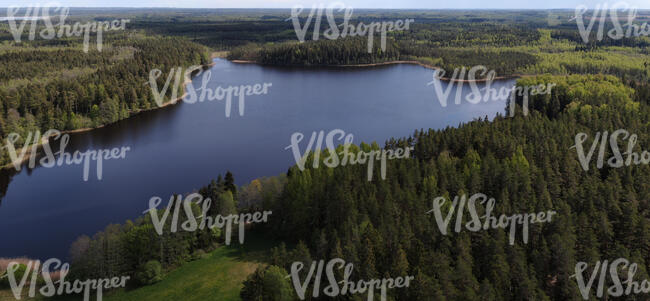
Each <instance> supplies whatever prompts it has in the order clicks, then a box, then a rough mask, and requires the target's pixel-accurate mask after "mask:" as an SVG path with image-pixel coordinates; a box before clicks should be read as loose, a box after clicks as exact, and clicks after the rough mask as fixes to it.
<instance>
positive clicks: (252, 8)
mask: <svg viewBox="0 0 650 301" xmlns="http://www.w3.org/2000/svg"><path fill="white" fill-rule="evenodd" d="M9 7H19V8H28V7H34V6H17V5H13V6H0V8H9ZM38 7H48V6H38ZM49 7H68V8H104V9H151V8H154V9H155V8H158V9H224V10H235V9H239V10H262V9H268V10H291V9H292V7H176V6H49ZM304 7H305V8H307V7H311V6H304ZM352 8H353V9H355V10H575V9H576V8H575V7H566V8H562V7H557V8H516V7H515V8H383V7H379V8H368V7H352ZM637 9H639V10H650V7H648V8H637Z"/></svg>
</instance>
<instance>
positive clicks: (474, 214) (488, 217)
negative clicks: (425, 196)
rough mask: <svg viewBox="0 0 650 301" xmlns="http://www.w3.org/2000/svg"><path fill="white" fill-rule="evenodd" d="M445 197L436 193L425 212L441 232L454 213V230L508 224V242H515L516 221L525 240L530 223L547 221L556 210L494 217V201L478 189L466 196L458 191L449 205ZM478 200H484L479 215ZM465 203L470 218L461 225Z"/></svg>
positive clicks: (445, 230)
mask: <svg viewBox="0 0 650 301" xmlns="http://www.w3.org/2000/svg"><path fill="white" fill-rule="evenodd" d="M447 201H448V200H447V199H446V198H445V197H444V196H441V197H437V198H436V199H434V200H433V209H431V210H430V211H428V212H427V214H430V213H433V215H434V217H435V219H436V223H437V224H438V229H440V233H442V234H443V235H447V233H448V229H449V223H450V222H451V219H452V218H453V216H454V214H455V213H456V224H455V227H454V231H455V232H456V233H459V232H460V231H461V230H462V228H463V226H464V227H465V228H467V230H469V231H471V232H478V231H480V230H488V229H499V228H501V229H507V228H508V227H510V229H509V231H510V244H511V245H513V244H514V243H515V234H516V232H517V228H516V227H517V224H519V225H522V228H523V229H522V232H523V234H522V235H523V240H524V244H527V243H528V228H529V226H530V224H533V223H550V222H551V221H552V218H553V215H555V214H557V212H555V211H547V212H539V213H526V214H513V215H511V216H508V215H505V214H502V215H501V216H499V217H498V218H497V217H496V216H492V211H494V207H495V204H496V201H495V200H494V198H489V199H488V197H487V196H486V195H485V194H482V193H477V194H474V195H472V196H471V197H469V199H468V198H467V195H462V196H460V197H458V196H456V197H455V198H454V201H453V202H452V203H451V206H446V203H447ZM477 202H480V203H481V204H485V215H483V216H480V215H479V213H478V210H477V206H476V203H477ZM465 206H467V207H468V208H467V209H468V211H469V215H470V219H471V220H470V221H469V222H467V223H465V224H464V225H463V219H464V218H465V216H464V215H465V213H464V210H465ZM446 207H449V211H448V213H447V215H446V216H443V215H442V211H443V208H446ZM481 219H483V220H484V222H481Z"/></svg>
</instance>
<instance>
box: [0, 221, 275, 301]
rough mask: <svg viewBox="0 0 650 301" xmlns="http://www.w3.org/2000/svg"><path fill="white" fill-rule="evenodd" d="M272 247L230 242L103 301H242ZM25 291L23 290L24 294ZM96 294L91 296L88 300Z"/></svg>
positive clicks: (256, 241)
mask: <svg viewBox="0 0 650 301" xmlns="http://www.w3.org/2000/svg"><path fill="white" fill-rule="evenodd" d="M272 246H273V245H272V244H271V243H270V242H268V241H265V240H264V238H263V237H261V236H258V235H255V234H253V233H250V234H248V233H247V236H246V242H245V244H244V245H243V246H240V245H238V242H233V245H232V246H227V247H226V246H224V247H220V248H218V249H217V250H215V251H213V252H212V253H210V254H208V255H207V256H206V257H205V258H203V259H199V260H196V261H192V262H189V263H186V264H184V265H182V266H181V267H179V268H177V269H175V270H173V271H171V272H170V273H168V274H167V275H165V277H164V278H163V280H162V281H161V282H158V283H156V284H154V285H150V286H145V287H141V288H138V289H133V290H124V289H122V290H119V291H115V292H111V293H109V294H108V296H107V297H104V298H103V300H106V301H149V300H151V301H177V300H183V301H192V300H196V301H203V300H223V301H233V300H241V298H240V297H239V291H240V290H241V288H242V287H243V285H242V283H243V282H244V280H246V277H247V276H248V275H249V274H251V273H253V272H254V271H255V269H256V268H257V267H258V266H259V265H260V264H264V263H263V262H264V261H265V259H266V258H267V256H268V253H269V252H268V251H269V250H270V248H271V247H272ZM27 291H28V288H26V289H25V290H24V292H25V293H27ZM94 293H96V292H95V291H92V292H91V300H95V298H94ZM82 299H83V297H82V296H62V297H58V298H51V299H44V298H32V299H29V298H25V297H23V298H22V299H21V300H27V301H37V300H38V301H40V300H57V301H73V300H74V301H76V300H82ZM10 300H16V299H15V298H14V297H13V295H12V294H11V291H10V290H2V291H0V301H10Z"/></svg>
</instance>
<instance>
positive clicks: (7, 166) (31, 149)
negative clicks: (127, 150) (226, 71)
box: [0, 52, 223, 170]
mask: <svg viewBox="0 0 650 301" xmlns="http://www.w3.org/2000/svg"><path fill="white" fill-rule="evenodd" d="M222 55H223V53H222V52H212V53H211V54H210V59H212V60H214V59H215V58H222V57H223V56H222ZM215 64H216V63H215V62H212V63H210V64H208V65H201V66H200V67H197V68H195V69H194V70H191V71H190V72H186V74H189V75H188V76H186V77H185V81H183V90H185V87H186V86H187V85H189V84H191V83H192V75H191V74H192V73H194V71H196V70H198V69H199V68H207V67H212V66H214V65H215ZM188 71H189V70H188ZM185 96H187V91H184V93H183V95H181V96H179V97H177V98H176V99H175V100H173V101H172V100H170V101H168V102H166V103H164V104H163V105H162V106H155V107H152V108H149V109H142V110H139V111H137V112H133V113H132V114H131V115H129V117H127V118H124V119H121V120H118V121H116V122H119V121H122V120H126V119H129V118H131V117H133V116H136V115H138V114H140V113H143V112H149V111H154V110H158V109H162V108H165V107H168V106H171V105H175V104H177V103H181V102H182V100H183V98H185ZM113 123H115V122H113ZM113 123H109V124H102V125H99V126H96V127H90V128H81V129H74V130H66V131H61V135H65V134H75V133H84V132H89V131H92V130H97V129H101V128H103V127H106V126H108V125H111V124H113ZM51 137H54V135H51V136H48V137H41V141H40V142H39V143H38V144H36V145H30V146H29V149H27V151H26V152H25V155H24V156H23V157H22V158H21V159H20V160H16V161H13V162H9V163H7V164H5V165H2V166H0V170H8V169H12V168H13V169H15V165H16V164H20V165H22V164H24V163H25V162H27V161H29V159H30V157H31V155H32V152H34V149H35V151H36V153H38V151H40V150H41V149H42V148H43V146H44V145H46V144H49V140H50V138H51Z"/></svg>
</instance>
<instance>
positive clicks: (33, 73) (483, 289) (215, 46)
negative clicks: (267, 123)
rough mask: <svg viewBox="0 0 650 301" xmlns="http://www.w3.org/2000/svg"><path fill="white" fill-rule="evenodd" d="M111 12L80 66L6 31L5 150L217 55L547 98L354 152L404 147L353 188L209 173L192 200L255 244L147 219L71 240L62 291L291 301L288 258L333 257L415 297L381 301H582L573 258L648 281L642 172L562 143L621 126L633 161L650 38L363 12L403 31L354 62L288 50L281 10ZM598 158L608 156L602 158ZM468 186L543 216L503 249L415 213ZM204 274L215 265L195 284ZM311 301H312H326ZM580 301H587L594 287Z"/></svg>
mask: <svg viewBox="0 0 650 301" xmlns="http://www.w3.org/2000/svg"><path fill="white" fill-rule="evenodd" d="M93 13H95V14H96V13H97V12H93ZM102 13H104V14H107V13H106V12H102ZM116 13H117V12H116ZM556 13H557V12H556ZM644 13H647V12H644ZM121 14H126V15H132V16H133V22H132V26H131V28H130V29H129V30H127V31H126V32H123V33H116V34H112V35H110V36H109V37H108V38H107V39H106V41H107V44H108V46H107V47H105V49H104V50H103V51H102V52H101V53H98V52H90V53H84V52H82V51H81V50H80V49H79V48H80V44H79V41H75V40H74V39H71V40H53V41H33V42H29V43H23V44H22V45H15V44H14V43H13V41H12V38H11V35H8V34H4V31H3V34H2V35H0V39H1V40H2V41H3V42H2V46H0V62H1V63H0V64H2V66H3V68H2V69H1V71H0V83H1V85H0V105H1V106H2V107H1V109H2V110H1V111H0V113H1V114H0V135H1V136H2V137H3V138H5V137H6V135H7V134H8V133H11V132H18V133H26V132H28V131H35V130H40V131H42V132H44V131H46V130H47V129H50V128H57V129H63V130H75V129H80V128H92V127H98V126H102V125H106V124H110V123H113V122H116V121H118V120H121V119H124V118H128V117H129V116H131V115H133V114H136V113H138V112H140V111H143V110H148V109H153V108H154V107H155V106H156V104H155V102H154V100H153V95H152V94H151V92H150V90H149V87H148V86H145V85H144V83H146V82H147V79H148V76H149V70H150V69H151V68H159V69H161V70H167V69H170V68H173V67H177V66H190V65H198V64H201V65H207V64H209V63H210V56H209V54H210V53H211V52H217V51H220V52H222V53H227V57H228V59H231V60H247V61H253V62H256V63H259V64H264V65H281V66H308V67H319V66H336V65H357V64H376V63H384V62H391V61H417V62H420V63H422V64H426V65H430V66H434V67H438V68H442V69H444V70H453V69H455V68H461V67H468V68H469V67H471V66H475V65H485V66H486V67H487V68H489V69H491V70H495V71H496V73H497V74H498V75H500V76H517V77H518V76H522V75H527V76H526V77H524V78H520V79H519V80H518V81H517V85H520V86H531V85H538V84H546V83H549V82H552V83H555V84H556V86H555V87H554V88H553V90H552V91H551V92H550V93H548V94H544V95H533V96H530V99H528V107H529V110H530V112H529V113H528V114H523V113H522V112H523V109H522V107H521V106H522V105H523V99H522V98H521V97H517V110H515V112H516V114H514V116H512V117H511V116H509V112H507V111H505V108H504V114H502V115H499V116H497V117H496V118H494V119H493V120H488V119H487V118H485V119H483V118H480V119H477V120H475V121H472V122H469V123H465V124H462V125H460V126H458V127H448V128H446V129H441V130H433V129H413V130H414V131H413V134H412V135H411V136H409V137H395V138H393V139H390V140H388V141H386V143H385V145H383V146H379V145H377V144H373V145H368V144H364V143H361V144H360V145H358V146H353V151H355V152H358V151H362V150H363V151H367V150H370V149H380V148H382V149H397V148H405V147H413V148H414V152H413V153H412V154H411V159H410V160H394V161H388V163H387V164H388V169H389V170H391V172H390V173H388V175H387V178H386V179H385V180H378V179H374V180H372V181H367V180H366V169H365V167H364V166H358V165H347V166H339V167H337V168H334V169H327V168H320V169H317V168H310V167H309V166H312V164H310V160H323V158H320V159H315V158H314V157H313V156H312V157H310V158H309V159H308V161H307V162H308V164H306V165H305V166H307V167H308V168H307V169H306V170H304V171H301V170H300V169H299V168H298V167H297V166H294V167H292V168H290V169H289V170H288V171H287V173H286V174H283V175H279V176H276V177H270V178H261V179H259V180H255V181H253V182H252V183H250V184H248V185H244V186H241V187H238V186H237V185H235V184H234V178H235V177H236V176H237V175H236V174H235V175H233V174H231V173H225V171H220V173H223V174H224V177H223V178H222V177H219V178H218V179H216V180H214V181H211V182H209V181H210V180H209V179H206V183H208V184H207V186H204V187H203V188H201V189H199V190H198V192H199V193H200V194H201V195H203V196H204V197H206V198H211V199H212V201H213V206H212V207H211V211H210V213H211V214H232V213H245V212H254V211H259V210H271V211H273V213H274V214H273V218H271V219H270V220H269V222H268V223H266V224H260V225H255V226H253V227H252V229H251V231H252V232H253V234H251V235H253V236H252V237H253V238H252V239H253V241H254V242H255V243H253V245H254V246H252V247H250V246H224V240H225V237H224V235H223V233H222V232H220V231H214V230H205V231H197V232H195V233H182V232H180V233H174V234H169V235H163V236H159V235H157V234H156V233H155V229H154V226H153V223H152V221H151V217H150V216H149V215H143V216H142V217H141V218H138V219H136V220H134V221H125V222H124V223H123V224H120V225H110V226H108V227H107V228H106V229H105V230H104V231H102V232H100V233H97V234H95V235H94V236H92V237H88V236H84V237H81V238H79V239H78V240H77V241H76V242H75V243H74V244H73V245H72V246H71V265H72V273H71V275H70V277H73V278H75V279H88V278H96V277H110V276H115V275H131V276H132V277H133V278H134V279H136V281H134V282H132V283H131V284H130V287H129V288H128V289H126V290H119V291H116V292H113V294H112V295H109V297H108V298H107V299H108V300H177V298H180V296H183V298H185V299H186V300H206V299H207V298H213V299H214V298H216V300H244V301H248V300H251V301H252V300H283V301H284V300H298V297H297V295H295V291H294V290H293V287H292V286H291V283H290V282H289V281H288V280H286V279H285V277H286V276H287V275H288V274H289V273H290V271H291V268H292V267H291V266H292V264H293V263H294V262H302V263H304V265H305V266H307V267H308V266H310V265H311V263H312V261H318V260H321V259H330V258H342V259H344V260H345V261H346V262H353V263H355V266H356V267H358V268H357V269H355V273H354V274H353V275H352V278H353V279H354V280H359V279H375V278H382V277H389V276H396V275H413V276H414V281H413V283H412V284H411V287H410V288H408V289H405V288H402V289H396V290H391V291H390V292H389V300H395V301H397V300H449V301H451V300H454V301H456V300H457V301H465V300H486V301H488V300H493V301H497V300H583V298H582V296H581V294H580V291H579V287H578V285H576V279H575V276H574V274H575V267H576V264H577V263H578V262H588V263H595V262H597V261H600V260H605V259H609V260H611V259H615V258H628V259H629V260H630V261H633V262H636V263H638V265H639V270H638V271H637V272H636V276H635V277H637V278H638V281H641V280H642V279H650V273H649V270H648V269H650V184H649V183H650V181H649V180H650V166H648V164H639V165H634V164H630V165H629V166H625V167H623V168H613V167H610V166H607V165H605V167H603V168H595V163H594V164H593V165H594V166H592V168H590V169H589V170H584V169H583V168H582V167H581V164H580V163H581V162H580V161H579V160H578V155H576V149H575V145H576V135H577V134H578V133H583V132H584V133H589V134H590V136H591V137H593V135H594V134H595V133H596V132H603V131H609V132H613V131H615V130H617V129H625V130H626V131H628V132H629V133H632V134H636V135H637V136H638V141H637V146H636V148H635V151H638V152H639V153H641V151H639V149H640V148H642V147H646V148H647V147H648V146H649V145H650V136H649V133H650V131H649V130H650V84H649V83H648V79H649V78H650V56H649V54H650V53H649V51H650V49H649V48H648V46H650V39H649V38H648V37H636V38H626V39H622V40H612V39H607V38H606V39H603V40H602V41H597V40H594V41H593V42H591V43H588V44H585V43H583V42H582V40H581V37H580V35H579V33H578V31H577V29H576V27H575V24H571V23H569V22H568V21H567V20H568V19H569V16H570V15H571V12H570V11H561V12H560V13H558V15H557V16H556V19H557V20H559V21H558V22H548V20H549V12H548V11H372V10H370V11H360V12H358V15H357V18H358V19H355V20H354V21H356V22H359V21H364V22H366V21H367V22H371V21H372V20H384V19H398V18H404V17H409V18H414V19H415V20H416V22H415V23H414V24H413V25H412V27H411V29H409V30H408V31H403V32H395V33H391V34H390V35H389V43H388V47H387V49H386V51H382V50H380V49H379V48H377V47H378V46H377V47H375V48H374V49H375V51H373V52H372V53H367V51H366V46H367V45H366V44H365V43H366V39H362V38H347V39H343V40H336V41H328V40H319V41H306V42H304V43H299V42H298V41H296V37H295V33H294V32H293V27H292V26H291V24H290V23H289V22H286V21H285V19H286V18H287V14H288V12H284V11H276V10H252V11H250V10H225V11H224V10H220V11H210V10H201V11H198V10H182V11H173V10H162V11H158V12H157V13H155V14H148V13H143V12H141V11H137V10H136V11H127V12H121ZM81 17H83V16H81ZM86 17H87V16H86ZM3 26H4V27H5V28H6V24H0V28H2V27H3ZM307 36H309V34H308V35H307ZM73 79H74V80H73ZM161 80H162V79H161ZM181 94H182V93H179V95H181ZM169 95H171V92H170V94H169ZM591 141H592V139H590V140H588V143H587V144H585V145H587V147H589V146H591ZM625 151H627V145H625V146H624V147H623V146H622V147H621V152H625ZM604 155H605V158H609V157H611V156H612V155H613V153H612V150H611V149H609V148H608V149H606V150H605V151H604ZM3 156H4V157H3V160H4V161H2V162H1V163H5V164H6V163H7V162H8V158H7V157H6V155H4V154H3ZM625 158H627V157H625ZM261 176H262V175H261ZM199 184H200V183H199ZM197 185H198V184H197ZM478 192H481V193H484V194H486V195H489V196H491V197H494V198H495V199H496V200H497V203H496V204H497V205H496V207H495V209H494V214H511V213H513V212H539V211H546V210H554V211H556V212H557V215H556V216H554V221H553V222H552V223H548V224H540V225H535V226H532V227H531V229H530V237H529V239H528V243H526V244H524V243H523V242H522V241H521V239H517V240H516V242H515V243H514V245H510V244H509V242H508V239H507V236H508V231H507V230H504V229H491V230H489V231H480V232H469V231H465V232H460V233H456V232H453V233H449V234H448V235H443V234H441V233H440V231H439V230H438V227H437V226H436V221H435V220H434V218H433V217H432V216H431V215H427V214H426V213H427V212H428V211H430V210H431V202H432V201H433V199H435V198H436V197H438V196H446V197H447V198H453V196H456V195H463V194H467V195H472V194H474V193H478ZM178 193H179V194H187V193H189V192H183V191H179V192H178ZM181 221H185V220H181ZM255 237H257V239H255ZM210 265H218V266H219V268H221V269H211V270H208V266H210ZM590 272H591V271H589V273H590ZM197 273H199V274H197ZM200 273H203V274H200ZM206 273H208V274H206ZM228 273H230V274H228ZM1 285H3V284H2V283H1V282H0V287H1ZM4 285H5V286H6V283H4ZM215 287H217V288H218V289H215ZM181 292H184V293H185V295H184V294H183V293H181ZM311 292H312V291H308V293H307V294H306V296H307V297H306V299H308V300H326V299H328V298H326V297H321V298H320V299H319V298H313V297H311V296H312V295H311ZM648 297H650V296H649V295H648V294H641V295H629V296H623V297H620V298H618V299H616V300H644V299H643V298H648ZM161 298H162V299H161ZM166 298H167V299H166ZM590 298H591V299H590V300H592V299H593V300H595V299H596V297H595V292H592V296H591V297H590ZM365 299H366V298H365V296H350V295H347V296H339V297H338V299H337V300H365Z"/></svg>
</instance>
